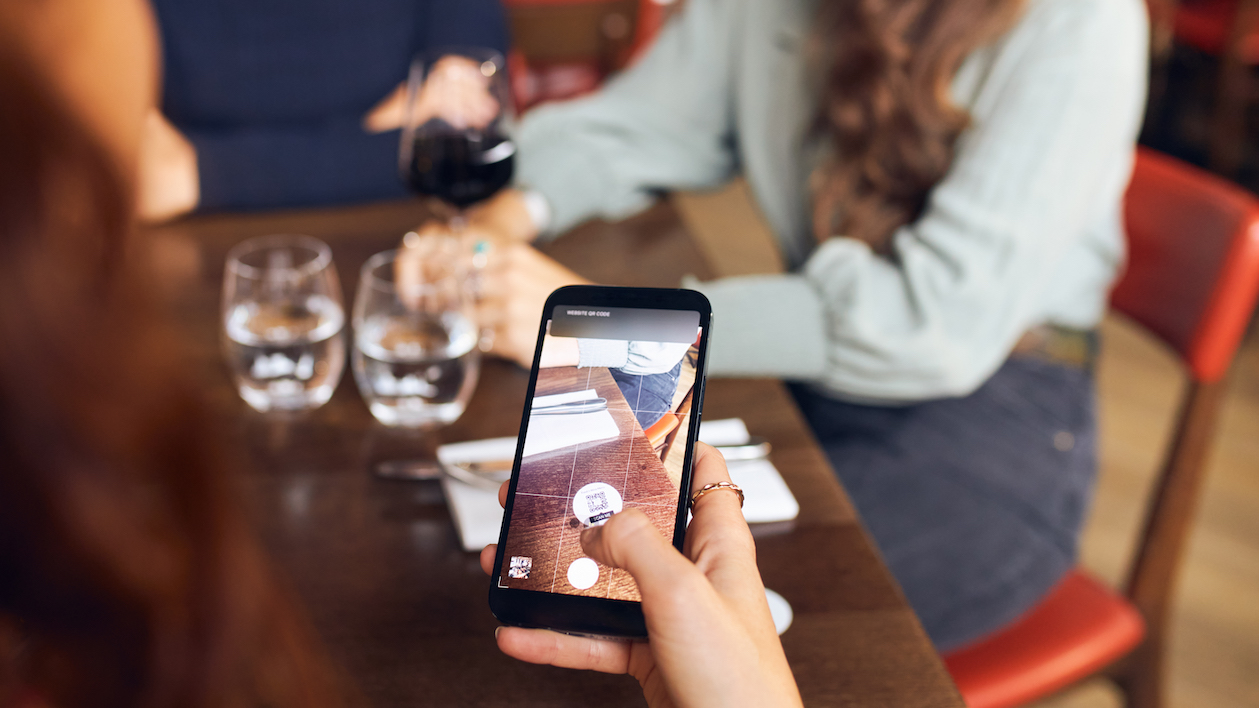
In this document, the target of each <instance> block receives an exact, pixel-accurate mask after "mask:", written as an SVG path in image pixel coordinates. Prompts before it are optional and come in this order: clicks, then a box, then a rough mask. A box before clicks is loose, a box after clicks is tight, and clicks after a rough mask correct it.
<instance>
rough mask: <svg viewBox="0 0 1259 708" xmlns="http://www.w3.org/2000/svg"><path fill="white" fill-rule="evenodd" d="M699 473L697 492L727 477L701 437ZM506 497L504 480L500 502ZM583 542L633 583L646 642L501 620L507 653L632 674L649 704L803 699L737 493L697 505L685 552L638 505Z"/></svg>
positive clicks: (485, 560) (490, 564) (484, 559)
mask: <svg viewBox="0 0 1259 708" xmlns="http://www.w3.org/2000/svg"><path fill="white" fill-rule="evenodd" d="M693 476H694V482H693V484H692V487H691V489H692V490H698V489H700V488H702V487H703V486H705V485H707V484H710V483H713V482H722V481H726V482H728V481H729V480H730V476H729V474H728V473H727V472H726V465H725V461H724V460H723V459H722V457H721V454H720V453H719V452H717V451H716V450H714V449H713V448H711V447H709V446H707V445H703V444H702V443H701V444H699V445H698V446H697V450H696V455H695V464H694V474H693ZM506 495H507V484H504V485H503V489H502V490H501V491H500V493H499V500H500V501H504V502H505V501H506ZM581 544H582V548H583V550H585V552H586V553H587V554H589V555H590V557H592V558H595V559H596V560H598V561H599V562H601V563H604V564H606V565H609V566H612V567H616V568H622V569H624V570H626V571H628V572H629V573H630V574H631V575H632V576H633V577H634V579H635V581H637V584H638V588H639V589H640V591H641V593H642V598H643V599H642V609H643V614H644V616H645V619H646V624H647V633H648V641H647V642H635V641H630V640H617V639H594V638H590V637H577V636H572V635H568V634H560V633H558V632H552V631H549V630H543V629H525V628H522V627H502V628H500V630H499V631H498V633H497V638H498V646H499V648H500V649H502V651H503V652H504V653H506V654H508V655H509V656H512V657H515V658H517V659H520V660H522V661H528V662H531V663H537V664H552V665H555V666H562V667H566V668H575V669H591V670H595V671H602V672H605V673H627V674H630V675H632V676H634V677H635V678H637V679H638V681H639V683H640V684H641V685H642V688H643V694H644V696H645V697H646V698H647V702H648V704H649V705H651V706H665V705H673V706H743V705H747V706H753V705H755V706H799V705H801V701H800V694H799V691H798V690H797V688H796V685H795V680H794V679H793V677H792V675H791V669H790V667H789V666H788V664H787V660H786V657H785V656H784V654H783V650H782V644H781V643H780V642H779V640H778V635H777V633H776V632H775V630H774V622H773V619H772V618H771V617H770V614H769V606H768V605H767V604H766V601H765V588H764V586H763V585H762V584H761V576H760V573H759V572H758V570H757V567H756V551H755V546H754V544H753V541H752V535H751V533H750V532H749V530H748V526H747V523H746V522H745V521H744V520H743V515H742V513H741V512H740V509H739V499H738V497H737V496H736V495H735V494H734V493H732V492H728V491H721V492H716V493H710V494H707V495H705V496H703V497H702V498H701V499H700V500H699V501H698V502H697V503H696V504H695V509H694V518H693V519H692V521H691V524H690V527H689V529H688V532H687V537H686V544H685V551H686V553H685V555H683V554H682V553H679V552H678V551H677V550H676V549H675V548H673V547H672V546H671V545H670V544H669V542H668V540H667V539H665V538H664V537H662V536H661V535H660V534H659V533H658V532H657V531H656V530H655V528H654V527H653V526H652V525H651V524H650V522H649V521H648V520H647V518H646V516H644V515H641V514H638V513H635V512H632V511H631V512H624V513H622V514H618V515H615V516H613V517H612V518H611V519H609V520H608V521H607V523H606V524H605V525H603V526H602V527H594V528H591V529H589V530H587V531H585V532H583V534H582V536H581ZM496 552H497V547H496V546H487V547H486V549H485V551H484V552H482V554H481V567H482V568H483V569H484V570H485V572H486V573H491V572H492V571H493V570H494V559H495V555H496Z"/></svg>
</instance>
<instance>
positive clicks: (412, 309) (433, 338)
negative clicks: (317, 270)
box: [352, 250, 480, 430]
mask: <svg viewBox="0 0 1259 708" xmlns="http://www.w3.org/2000/svg"><path fill="white" fill-rule="evenodd" d="M397 255H398V252H397V251H385V252H384V253H378V254H376V255H375V256H372V257H371V258H369V259H368V260H367V262H366V263H365V264H363V271H362V274H361V275H360V277H359V286H358V294H357V296H356V297H355V299H354V315H353V321H354V352H353V354H352V362H353V369H354V379H355V381H356V382H357V383H358V388H359V393H361V394H362V396H363V399H364V400H365V401H366V402H367V406H368V408H369V409H370V410H371V412H372V415H373V416H375V417H376V419H377V420H379V421H380V422H382V423H384V424H385V425H389V426H400V427H408V428H414V429H418V430H432V429H435V428H438V427H441V426H443V425H448V424H450V423H453V422H454V421H455V420H457V419H458V418H459V416H460V415H462V414H463V411H464V408H465V407H466V406H467V405H468V399H469V398H471V397H472V391H473V389H474V388H475V387H476V381H477V374H478V372H479V370H480V350H479V349H478V348H477V337H478V335H477V328H476V325H475V323H474V321H473V313H472V305H471V302H470V300H469V298H468V295H467V292H466V289H465V288H464V286H463V282H462V277H461V273H460V268H459V267H458V265H457V254H456V253H454V252H453V251H452V250H446V251H445V252H444V253H442V252H438V251H437V250H435V251H434V252H433V253H431V254H426V255H427V257H426V258H425V259H424V260H423V261H422V263H421V262H418V261H417V262H416V263H415V268H414V271H413V272H410V273H409V277H408V278H406V281H405V284H401V283H399V281H398V277H397V275H398V271H397V269H396V267H395V260H396V259H397Z"/></svg>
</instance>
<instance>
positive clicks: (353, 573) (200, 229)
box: [147, 202, 962, 708]
mask: <svg viewBox="0 0 1259 708" xmlns="http://www.w3.org/2000/svg"><path fill="white" fill-rule="evenodd" d="M423 213H424V212H423V209H422V208H421V207H420V206H419V205H417V204H414V203H409V202H404V203H387V204H376V205H370V206H364V207H354V208H343V209H325V210H313V211H305V212H288V213H270V214H260V215H224V216H202V217H197V218H195V219H190V220H186V221H182V222H178V223H175V224H171V225H167V226H165V227H162V228H160V229H154V230H151V231H149V232H147V236H148V237H149V238H151V239H152V242H153V243H152V245H153V253H154V254H155V258H156V260H157V266H158V267H157V270H156V274H157V282H158V284H159V285H160V286H161V287H162V288H163V290H164V292H166V293H167V294H168V295H169V298H168V300H169V303H170V310H171V314H172V316H173V318H174V320H175V321H176V323H177V325H178V327H179V331H180V332H181V333H182V335H183V337H184V339H185V341H186V342H187V345H188V346H187V349H188V351H187V366H188V368H189V371H190V373H191V374H192V376H194V377H195V378H196V379H197V380H198V381H199V382H200V383H201V385H202V387H203V388H204V390H205V391H206V395H207V398H208V400H209V404H210V406H211V407H212V409H213V411H214V412H215V414H216V415H215V419H216V420H217V422H218V425H219V426H220V428H221V431H222V433H223V434H224V436H225V437H226V438H227V440H228V442H229V444H231V445H234V446H235V450H237V455H238V460H239V467H240V470H241V475H240V480H241V487H242V495H243V497H244V499H245V500H246V502H247V503H248V505H249V507H250V510H251V512H252V514H253V517H254V518H255V520H256V523H257V527H258V530H259V533H260V535H261V537H262V538H263V540H264V542H265V544H266V546H267V547H268V548H269V550H270V552H271V554H272V556H273V557H274V559H275V562H276V563H277V564H278V565H279V566H280V567H281V569H282V570H283V571H284V572H285V573H286V574H287V576H288V578H289V580H290V582H291V584H292V586H293V587H294V588H295V590H296V591H297V593H298V595H299V596H300V597H301V599H302V600H303V601H304V603H305V605H306V609H307V612H308V613H309V615H310V617H311V619H312V621H313V623H314V625H315V626H316V627H317V628H318V630H319V632H320V634H321V636H322V638H323V640H324V641H325V642H326V644H327V646H328V648H329V650H330V652H331V653H332V655H333V657H334V658H335V659H336V660H337V662H338V663H339V665H340V666H341V667H343V669H344V671H345V672H346V675H347V677H348V678H349V680H350V681H352V682H353V683H354V684H355V685H356V686H357V687H358V689H359V691H360V692H361V693H362V694H363V696H364V697H365V698H366V700H367V702H369V703H370V704H372V705H376V706H400V705H417V704H418V705H434V706H498V705H512V706H589V705H599V706H633V705H642V704H643V699H642V694H641V692H640V691H639V688H638V686H637V684H636V683H635V682H634V680H633V679H631V678H628V677H624V676H610V675H606V674H597V673H588V672H576V671H568V670H564V669H556V668H552V667H545V666H534V665H530V664H524V663H521V662H517V661H514V660H512V659H509V658H507V657H506V656H503V655H502V654H501V653H500V652H499V651H498V649H497V647H496V646H495V644H494V628H495V626H496V625H497V622H496V621H495V620H494V618H493V617H492V616H491V615H490V612H489V609H488V605H487V592H488V588H489V580H488V578H487V577H486V576H485V575H484V574H483V573H482V571H481V569H480V567H479V565H478V560H477V556H476V554H472V553H465V552H463V551H462V550H460V544H459V540H458V538H457V536H456V533H455V529H454V526H453V525H452V523H451V520H450V515H449V513H448V511H447V509H446V506H445V502H444V499H443V497H442V493H441V488H440V486H439V485H438V484H437V483H435V482H420V483H415V482H410V483H407V482H391V481H385V480H381V479H378V478H375V477H373V475H372V474H371V468H372V465H373V463H374V462H376V461H378V460H383V459H400V458H425V457H427V458H430V459H431V458H432V456H433V450H434V448H435V446H436V445H437V444H439V443H442V442H452V441H459V440H473V439H478V438H485V437H492V436H503V435H511V436H514V435H516V434H517V432H518V429H519V425H520V412H521V410H522V407H523V404H524V394H525V388H526V384H527V379H528V377H527V374H526V372H524V371H522V370H520V369H519V368H518V367H516V366H514V365H510V364H506V363H504V362H501V361H486V362H485V365H484V366H483V368H482V372H481V381H480V383H479V385H478V387H477V391H476V394H475V395H474V396H473V399H472V401H471V402H470V404H469V407H468V410H467V412H466V413H465V414H464V415H463V417H462V418H460V419H459V420H458V421H457V422H456V423H454V424H453V425H451V426H449V427H448V428H446V429H444V430H442V431H439V432H437V433H431V434H417V433H413V432H410V431H405V430H393V429H388V428H385V427H383V426H381V425H379V424H378V423H376V422H375V421H374V420H373V419H372V418H371V415H370V414H369V413H368V411H367V408H366V406H365V405H364V404H363V402H362V400H361V399H360V398H359V395H358V392H357V390H356V389H355V386H354V383H353V381H352V380H351V377H350V376H349V374H348V372H347V373H346V375H345V376H344V377H343V378H342V380H341V384H340V386H339V387H338V388H337V390H336V393H335V394H334V395H333V398H332V400H331V402H329V403H328V404H327V405H325V406H324V407H322V408H320V409H319V410H316V411H314V412H311V413H309V414H305V415H295V416H294V415H290V416H285V415H262V414H258V413H255V412H253V411H252V410H250V409H249V408H248V407H247V406H246V405H245V404H244V403H243V402H242V401H240V400H239V398H238V397H237V394H236V392H235V391H234V389H233V387H232V385H231V383H230V381H229V378H228V374H227V370H226V368H225V366H224V365H223V363H222V361H221V355H220V349H219V336H220V335H219V328H220V326H219V322H220V317H219V293H220V282H221V278H222V271H223V259H224V256H225V255H226V252H227V249H228V248H230V247H231V246H232V245H233V244H235V243H237V242H238V241H240V240H242V239H244V238H247V237H250V236H257V235H262V234H269V233H306V234H310V235H312V236H315V237H318V238H321V239H323V240H325V241H327V242H328V243H329V244H330V245H331V246H332V250H333V255H334V258H335V261H336V264H337V267H338V268H339V269H340V276H341V282H342V284H343V286H344V290H345V293H346V295H347V298H346V299H347V305H348V304H349V301H350V299H351V298H352V297H353V292H354V287H355V285H356V283H357V280H358V277H357V273H358V269H359V267H360V266H361V264H362V263H363V261H364V260H366V259H367V257H368V256H370V255H371V254H372V253H375V252H377V251H381V250H385V249H387V248H392V247H393V246H394V245H395V244H396V243H397V241H398V239H399V237H400V236H401V235H402V234H403V233H404V232H405V231H406V230H407V229H408V228H410V227H412V226H414V225H415V224H416V223H417V222H418V221H419V220H420V219H421V218H422V216H423ZM547 251H548V252H549V253H551V254H552V255H554V256H555V257H556V258H557V259H559V260H560V261H561V262H563V263H565V264H567V265H569V266H570V267H572V268H574V269H575V270H577V272H579V273H581V274H582V275H585V276H587V277H589V278H592V279H594V280H596V281H599V282H604V283H608V284H625V285H656V286H671V287H672V286H676V284H677V283H678V282H680V280H681V277H682V276H683V275H685V274H687V273H693V274H695V275H697V276H699V277H701V278H702V277H708V276H710V275H711V271H710V270H709V269H708V268H707V266H706V265H705V263H704V262H703V260H702V258H701V256H700V254H699V252H698V251H697V250H696V248H695V246H694V245H693V244H692V242H691V241H690V239H689V238H688V236H687V234H686V231H685V229H684V228H683V227H682V225H681V223H680V221H679V219H678V216H677V214H676V213H675V212H674V211H673V210H672V208H671V207H669V206H668V205H667V204H662V205H660V206H657V207H655V208H653V209H651V210H649V211H647V212H645V213H643V214H641V215H639V216H637V217H634V218H633V219H630V220H627V221H624V222H618V223H613V224H607V223H602V222H593V223H590V224H587V225H585V226H583V227H580V228H579V229H577V230H576V231H575V232H574V233H572V234H569V235H567V236H565V237H562V238H560V239H559V240H558V241H556V242H554V243H552V244H549V245H548V246H547ZM491 257H492V254H491ZM702 413H703V415H705V416H708V417H710V418H714V419H716V418H726V417H741V418H743V419H744V420H745V421H746V422H747V426H748V428H749V430H750V431H751V433H752V434H753V435H757V436H761V437H764V438H766V439H768V440H769V441H770V442H771V443H772V444H773V448H774V452H773V455H772V457H771V459H772V461H773V463H774V464H775V465H776V466H777V468H778V469H779V470H780V471H781V472H782V475H783V477H784V479H785V480H786V482H787V484H788V486H789V487H790V488H791V490H792V492H793V493H794V494H795V496H796V498H797V499H798V500H799V502H800V515H799V517H798V518H797V519H796V520H795V521H793V522H790V523H787V524H775V525H772V526H766V527H754V528H753V533H754V535H755V536H756V538H757V551H758V554H759V555H758V559H759V563H760V567H761V573H762V576H763V578H764V580H765V583H766V585H767V586H768V587H769V588H771V589H773V590H776V591H777V592H779V593H781V594H782V596H783V597H784V598H786V599H787V601H788V602H790V603H791V606H792V608H793V610H794V612H795V620H794V622H793V624H792V625H791V628H790V629H788V630H787V632H786V633H785V634H784V635H783V637H782V639H783V645H784V647H785V649H786V652H787V656H788V658H789V660H790V661H791V665H792V669H793V671H794V672H795V676H796V680H797V681H798V683H799V685H800V690H801V693H802V694H803V696H804V700H805V703H806V705H809V706H830V705H844V706H898V707H908V708H913V707H917V706H922V707H926V706H933V707H934V706H939V707H944V706H961V705H962V703H961V700H960V698H959V697H958V695H957V692H956V690H955V689H954V687H953V685H952V682H951V681H950V679H949V676H948V674H947V673H946V672H945V670H944V668H943V666H942V665H941V663H940V661H939V659H938V657H937V656H936V654H935V652H934V651H933V649H932V647H931V644H930V643H929V642H928V640H927V638H926V636H925V635H924V634H923V632H922V629H921V628H920V626H919V624H918V622H917V620H916V618H915V616H914V614H913V612H912V611H911V610H910V609H909V607H908V606H907V605H906V603H905V600H904V598H903V596H902V595H901V593H900V590H899V589H898V587H897V586H896V583H895V582H894V581H893V580H892V578H891V576H890V575H889V574H888V572H887V569H886V568H885V566H884V565H883V563H882V562H881V560H880V559H879V556H878V553H877V552H876V551H875V549H874V548H873V546H872V545H871V543H870V540H869V538H868V537H867V536H866V534H865V532H864V531H863V529H862V527H861V523H860V521H859V520H858V518H857V515H856V513H855V512H854V510H853V508H852V505H851V504H850V503H849V501H848V498H847V497H846V495H845V494H844V492H843V490H842V489H841V488H840V486H839V484H838V483H837V482H836V479H835V476H834V475H833V474H832V472H831V470H830V468H829V466H828V465H827V462H826V460H825V458H824V456H823V454H822V452H821V451H820V450H819V448H818V447H817V445H816V443H815V442H814V440H813V438H812V436H811V434H810V432H809V429H808V427H807V426H806V424H805V422H804V421H803V420H802V418H801V417H800V414H799V413H798V411H797V410H796V408H795V407H794V405H793V403H792V401H791V399H790V397H789V396H788V394H787V393H786V391H785V389H784V388H783V387H782V385H781V384H780V383H779V382H777V381H772V380H738V381H735V380H719V381H711V382H710V383H709V386H708V390H707V397H706V401H705V402H704V406H703V411H702Z"/></svg>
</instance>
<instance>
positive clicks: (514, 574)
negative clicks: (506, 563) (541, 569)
mask: <svg viewBox="0 0 1259 708" xmlns="http://www.w3.org/2000/svg"><path fill="white" fill-rule="evenodd" d="M531 570H533V558H531V557H529V556H512V557H511V566H510V567H508V568H507V577H509V578H516V579H519V580H523V579H525V578H528V577H529V571H531Z"/></svg>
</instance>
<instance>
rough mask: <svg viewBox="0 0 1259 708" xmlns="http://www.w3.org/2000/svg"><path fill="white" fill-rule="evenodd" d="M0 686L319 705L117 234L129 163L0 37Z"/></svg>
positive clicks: (277, 597) (260, 557)
mask: <svg viewBox="0 0 1259 708" xmlns="http://www.w3.org/2000/svg"><path fill="white" fill-rule="evenodd" d="M0 106H3V107H4V108H3V110H0V705H11V704H14V703H17V704H33V705H51V706H57V707H58V708H73V707H75V706H151V707H153V708H165V707H167V706H171V707H173V706H205V707H207V708H208V707H211V706H213V707H224V708H226V707H229V706H230V707H232V708H241V707H244V706H251V705H253V706H261V705H267V706H276V707H277V708H280V707H286V706H316V707H319V706H331V705H334V704H336V703H337V702H338V701H339V699H340V692H339V690H338V688H337V686H336V685H334V684H335V683H338V682H336V681H334V679H333V675H332V671H331V669H330V667H329V664H328V662H327V661H326V660H325V659H324V657H323V655H322V654H321V653H320V651H319V650H318V649H317V648H316V644H315V641H314V638H313V632H312V631H311V630H310V629H309V627H308V626H307V623H306V622H305V621H304V620H303V619H302V615H301V614H300V612H299V611H298V610H297V609H296V607H295V604H296V603H295V602H294V599H293V598H292V597H291V595H290V593H289V592H287V591H286V590H284V589H283V587H282V585H281V583H279V582H278V580H277V578H276V576H275V574H274V573H273V572H272V570H271V568H270V565H269V564H268V562H267V560H266V558H265V556H264V554H263V552H262V550H261V547H260V544H259V543H258V541H257V540H256V538H255V537H254V535H253V533H252V531H251V529H250V527H249V525H248V523H247V522H246V520H245V517H244V514H243V512H242V511H241V508H240V504H239V502H238V500H237V498H236V493H237V489H236V484H237V483H236V481H235V480H236V477H234V476H233V474H232V472H233V469H232V467H231V466H229V465H228V460H227V459H226V453H225V452H224V450H223V448H222V447H221V446H220V445H219V444H218V443H217V441H216V440H215V438H214V436H213V434H212V432H211V431H212V429H213V427H214V426H213V425H212V424H211V422H210V421H209V419H208V418H209V417H208V416H207V414H206V413H205V411H204V409H203V406H202V405H201V401H200V399H199V396H198V394H197V392H196V390H195V388H194V387H193V386H192V385H190V384H189V382H188V381H187V379H186V377H185V376H184V375H183V374H182V368H181V366H180V365H179V362H180V355H179V348H178V347H177V346H176V345H175V343H174V342H173V340H172V338H171V336H170V334H169V330H168V329H167V328H166V327H164V326H163V323H162V322H161V321H160V316H159V312H158V308H156V307H155V306H154V305H153V304H152V303H151V302H150V300H149V298H148V297H147V296H146V294H145V288H144V287H142V286H143V282H144V278H143V277H142V276H141V274H140V271H139V269H137V268H135V267H133V266H132V263H133V262H139V260H140V259H138V258H136V257H135V254H134V253H132V251H133V250H134V249H133V247H131V246H129V245H128V241H129V239H128V235H129V232H130V230H131V205H132V204H133V194H132V192H131V187H130V185H129V182H128V180H127V179H126V178H125V177H124V175H122V174H121V173H120V168H119V167H118V166H117V165H116V164H115V160H113V159H112V158H111V156H110V155H109V154H108V153H107V151H106V150H104V149H103V148H102V146H101V145H99V144H98V142H97V140H96V139H95V138H94V137H93V136H92V134H91V133H90V131H89V130H87V129H86V127H85V126H84V125H82V124H81V123H80V121H79V120H77V119H76V116H75V114H74V113H73V111H71V110H69V109H68V107H67V106H66V105H64V103H63V102H62V101H61V100H59V99H58V96H57V95H56V94H54V93H53V92H52V91H51V90H50V89H49V88H48V86H47V83H46V81H45V80H43V77H42V76H41V75H40V72H39V71H37V70H36V68H35V67H34V66H32V65H31V64H30V63H29V60H28V59H27V58H26V57H25V56H23V55H21V54H20V53H18V51H17V50H16V49H15V48H14V47H13V45H12V43H8V42H0Z"/></svg>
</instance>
